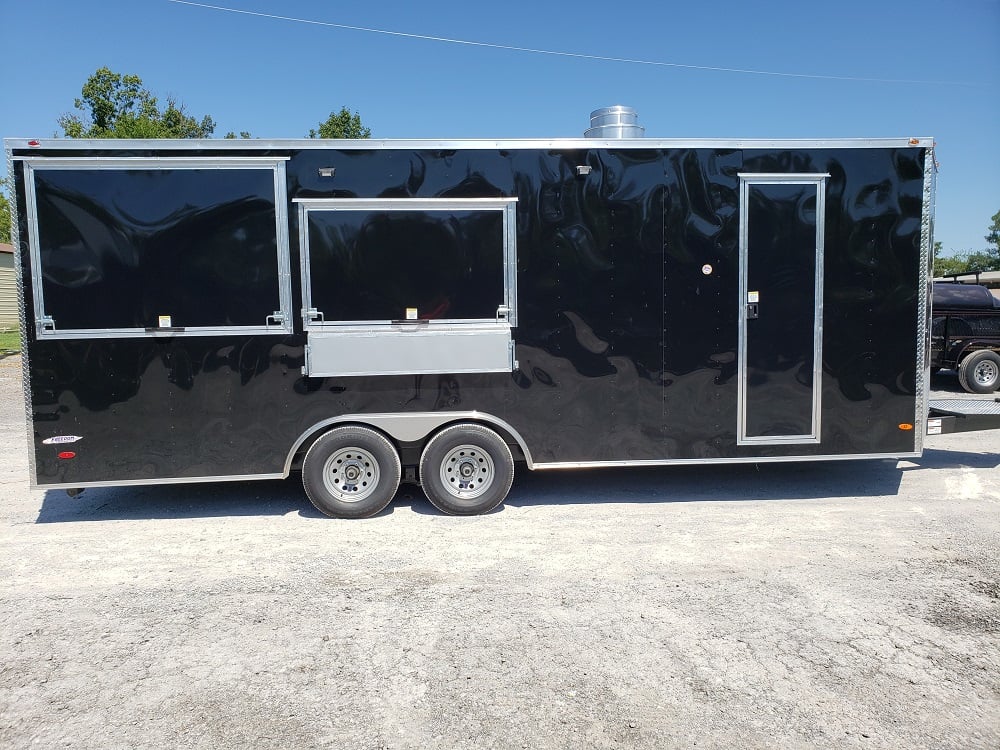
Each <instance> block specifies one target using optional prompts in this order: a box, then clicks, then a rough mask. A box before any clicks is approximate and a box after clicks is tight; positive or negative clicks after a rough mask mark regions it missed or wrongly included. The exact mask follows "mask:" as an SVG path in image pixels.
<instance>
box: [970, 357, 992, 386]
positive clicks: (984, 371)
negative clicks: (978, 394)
mask: <svg viewBox="0 0 1000 750" xmlns="http://www.w3.org/2000/svg"><path fill="white" fill-rule="evenodd" d="M972 377H974V378H975V379H976V382H977V383H978V384H979V385H992V384H993V383H995V382H996V379H997V366H996V363H995V362H991V361H990V360H988V359H987V360H984V361H982V362H980V363H979V364H978V365H976V368H975V369H974V370H973V371H972Z"/></svg>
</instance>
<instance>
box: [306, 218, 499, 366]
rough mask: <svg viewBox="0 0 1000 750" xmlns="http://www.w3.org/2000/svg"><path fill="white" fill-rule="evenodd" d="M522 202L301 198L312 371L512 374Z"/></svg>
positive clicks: (307, 351)
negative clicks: (518, 217) (518, 215)
mask: <svg viewBox="0 0 1000 750" xmlns="http://www.w3.org/2000/svg"><path fill="white" fill-rule="evenodd" d="M516 200H517V199H516V198H466V199H453V198H428V199H419V198H399V199H349V198H348V199H340V198H324V199H296V201H295V203H297V204H298V206H299V243H300V247H301V250H302V253H301V255H302V297H303V300H302V301H303V309H302V318H303V326H304V328H305V330H306V332H307V335H308V342H307V345H306V365H305V368H304V371H305V373H306V374H307V375H313V376H339V375H394V374H432V373H467V372H511V371H512V370H513V369H514V367H515V363H514V354H513V351H514V348H513V340H512V337H511V330H512V328H513V327H514V326H516V325H517V290H516V288H515V285H516V278H517V276H516V250H515V214H514V206H515V203H516Z"/></svg>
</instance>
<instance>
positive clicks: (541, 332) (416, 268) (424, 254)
mask: <svg viewBox="0 0 1000 750" xmlns="http://www.w3.org/2000/svg"><path fill="white" fill-rule="evenodd" d="M6 147H7V152H8V159H9V162H10V166H11V173H12V174H13V177H14V184H15V195H16V222H15V224H16V227H15V228H16V248H17V256H18V259H19V265H20V269H21V270H20V282H21V288H22V290H23V315H24V321H23V325H22V327H21V330H22V331H23V335H24V368H25V370H24V371H25V384H26V387H25V391H26V392H25V398H26V403H27V417H28V424H29V433H30V441H31V445H32V453H31V471H32V479H33V484H34V486H36V487H41V488H67V489H75V488H83V487H89V486H106V485H132V484H142V483H165V482H206V481H215V480H231V479H240V480H244V479H272V478H279V477H287V476H288V475H289V474H290V473H291V472H293V471H297V470H301V473H302V479H303V483H304V485H305V490H306V492H307V493H308V495H309V497H310V499H311V500H312V502H313V503H314V504H315V505H316V506H317V507H318V508H319V509H320V510H322V511H323V512H324V513H327V514H329V515H334V516H345V517H363V516H370V515H372V514H375V513H377V512H379V511H380V510H381V509H382V508H384V507H385V506H386V504H387V503H389V502H390V500H391V499H392V497H393V496H394V494H395V492H396V489H397V487H398V485H399V483H400V481H411V482H412V481H419V483H420V484H421V485H422V486H423V488H424V490H425V492H426V494H427V496H428V497H429V498H430V500H431V501H432V502H433V503H434V504H435V505H436V506H437V507H438V508H440V509H441V510H442V511H444V512H447V513H456V514H473V513H481V512H484V511H487V510H489V509H491V508H493V507H495V506H496V505H498V504H499V503H500V502H502V501H503V499H504V497H505V496H506V495H507V493H508V490H509V488H510V485H511V480H512V477H513V474H514V466H515V464H524V465H526V466H527V467H528V468H529V469H555V468H574V467H576V468H580V467H600V466H642V465H660V464H708V463H733V462H754V463H760V462H765V461H798V460H809V461H813V460H826V459H856V458H885V457H906V456H917V455H919V454H920V452H921V449H922V442H923V436H924V434H925V432H926V430H927V428H928V399H927V383H928V379H929V375H928V366H929V365H928V360H927V354H928V321H929V316H930V306H929V304H928V290H929V287H930V282H929V277H928V269H929V263H930V247H931V225H932V215H931V206H932V187H933V163H934V160H933V153H932V141H931V139H929V138H903V139H885V140H819V141H752V140H732V141H710V140H702V141H687V140H657V139H647V138H626V139H617V138H607V137H605V138H589V139H566V140H522V141H378V140H365V141H322V140H309V141H284V140H282V141H267V140H254V141H227V140H200V141H162V140H158V141H138V140H137V141H110V140H108V141H98V140H24V139H8V140H7V141H6ZM994 419H995V418H994ZM970 426H972V427H977V428H981V427H983V426H990V425H986V424H985V423H984V422H983V420H978V421H974V423H973V422H963V420H962V418H961V415H957V416H956V415H951V416H945V417H944V418H943V419H941V418H938V419H936V420H935V421H934V423H933V425H932V428H933V429H934V430H935V431H950V430H960V429H967V428H970Z"/></svg>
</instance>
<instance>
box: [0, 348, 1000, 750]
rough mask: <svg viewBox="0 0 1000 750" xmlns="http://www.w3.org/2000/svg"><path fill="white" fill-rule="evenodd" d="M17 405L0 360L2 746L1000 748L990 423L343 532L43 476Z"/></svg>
mask: <svg viewBox="0 0 1000 750" xmlns="http://www.w3.org/2000/svg"><path fill="white" fill-rule="evenodd" d="M936 382H937V381H936ZM939 385H940V386H941V387H943V388H944V389H945V390H946V391H952V392H953V391H954V386H953V385H951V384H950V383H949V382H948V381H944V380H942V381H941V382H940V383H939ZM20 392H21V387H20V362H19V360H18V359H17V358H16V357H14V358H6V359H2V360H0V438H2V443H0V444H2V445H3V446H4V454H3V460H2V461H0V548H2V550H3V554H2V556H0V574H2V579H3V581H4V587H3V591H2V601H3V606H2V610H0V625H2V627H0V746H3V747H12V748H20V747H35V746H37V747H45V748H55V747H80V748H140V747H141V748H147V747H148V748H162V747H177V748H248V747H250V748H314V747H317V748H318V747H324V748H360V749H367V748H425V747H426V748H448V749H451V748H574V749H575V748H606V747H644V748H670V747H685V748H687V747H694V746H697V747H710V748H711V747H717V748H758V747H795V748H804V747H809V748H813V747H830V748H834V747H836V748H852V747H862V748H996V747H1000V599H998V597H1000V575H998V574H1000V554H998V544H1000V533H998V532H1000V471H998V470H997V469H998V464H1000V459H998V452H1000V432H992V433H968V434H965V435H948V436H937V437H932V438H929V439H928V449H927V450H926V452H925V454H924V456H923V458H921V459H919V460H915V461H901V462H898V463H897V462H895V461H877V462H843V463H840V462H837V463H828V464H784V465H772V464H762V465H760V466H759V467H754V466H734V467H708V468H705V467H677V468H670V469H654V470H616V471H590V472H575V473H562V472H548V473H537V474H529V473H528V472H526V471H522V472H520V473H519V475H518V478H517V480H516V481H515V485H514V488H513V490H512V492H511V496H510V498H509V500H508V503H507V504H506V505H505V506H504V507H503V508H502V509H500V510H498V511H496V512H494V513H492V514H489V515H486V516H481V517H475V518H451V517H446V516H442V515H440V514H438V513H437V512H436V511H435V510H434V509H433V508H432V507H431V506H430V505H429V503H427V501H426V500H425V499H424V498H423V496H422V494H421V493H420V492H419V491H418V490H416V489H414V488H407V487H404V488H403V490H402V491H401V493H400V497H399V498H397V501H396V503H395V504H394V506H392V507H391V509H390V510H387V511H386V512H385V513H383V514H382V515H381V516H379V517H377V518H374V519H370V520H365V521H336V520H331V519H327V518H323V517H320V516H319V515H318V514H317V513H316V512H315V511H313V510H312V508H311V506H310V505H309V503H308V501H307V500H306V499H305V497H304V495H303V493H302V491H301V487H300V486H299V485H298V484H297V482H296V481H294V480H289V481H286V482H249V483H239V484H212V485H175V486H162V487H139V488H115V489H92V490H88V491H87V492H85V493H84V494H83V495H82V496H80V497H78V498H75V499H71V498H69V497H67V496H66V494H65V493H63V492H42V491H31V490H29V489H28V481H27V459H26V449H25V429H24V424H23V410H22V405H21V401H20ZM948 395H952V394H951V393H949V394H948Z"/></svg>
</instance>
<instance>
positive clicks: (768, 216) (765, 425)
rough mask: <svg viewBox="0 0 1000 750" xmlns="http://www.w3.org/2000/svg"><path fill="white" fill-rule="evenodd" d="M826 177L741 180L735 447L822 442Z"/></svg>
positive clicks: (764, 176) (778, 176)
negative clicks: (737, 390) (737, 415)
mask: <svg viewBox="0 0 1000 750" xmlns="http://www.w3.org/2000/svg"><path fill="white" fill-rule="evenodd" d="M827 177H828V175H825V174H741V175H740V298H739V306H740V308H739V309H740V316H739V321H740V322H739V325H740V331H739V371H738V376H739V396H738V398H739V405H738V407H739V408H738V412H739V430H738V443H739V444H740V445H761V444H764V445H770V444H784V443H818V442H820V407H821V394H822V350H823V235H824V221H823V217H824V199H825V194H826V190H825V188H826V178H827Z"/></svg>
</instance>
